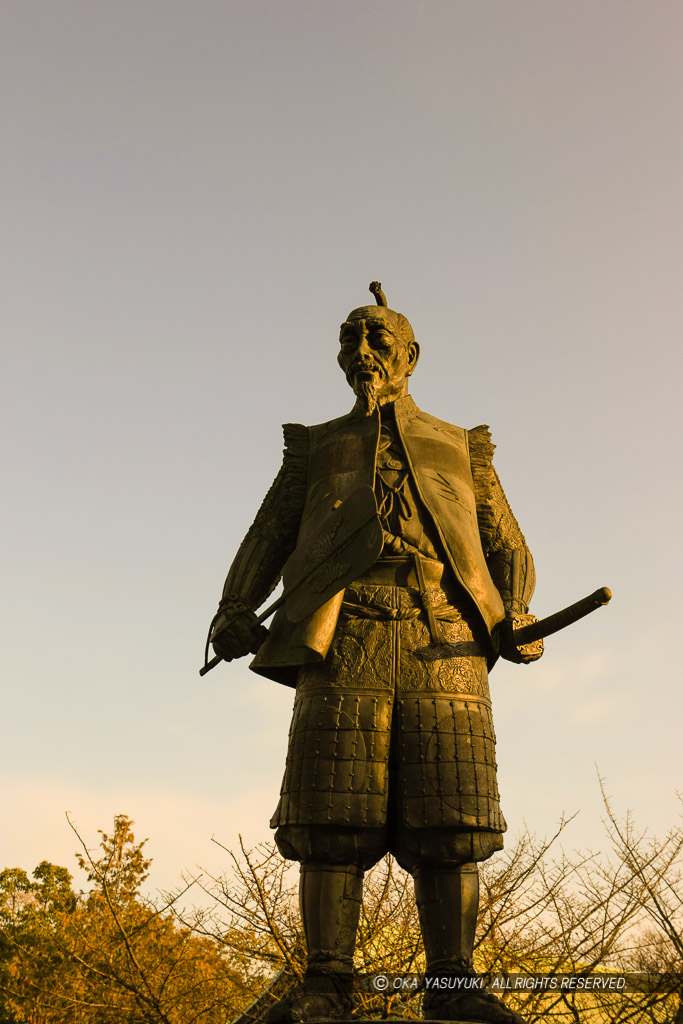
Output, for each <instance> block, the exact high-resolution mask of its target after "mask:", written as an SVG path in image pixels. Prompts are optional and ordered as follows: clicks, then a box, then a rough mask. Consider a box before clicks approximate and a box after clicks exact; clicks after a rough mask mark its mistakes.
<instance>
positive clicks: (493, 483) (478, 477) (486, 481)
mask: <svg viewBox="0 0 683 1024" xmlns="http://www.w3.org/2000/svg"><path fill="white" fill-rule="evenodd" d="M468 435H469V448H470V462H471V465H472V477H473V479H474V493H475V497H476V501H477V519H478V522H479V534H480V536H481V542H482V547H483V549H484V556H485V558H486V562H487V565H488V568H489V572H490V573H491V578H492V579H493V582H494V583H495V585H496V587H497V589H498V591H499V593H500V596H501V597H502V599H503V604H504V606H505V611H506V613H507V614H508V615H510V614H515V613H526V612H527V611H528V610H529V604H530V602H531V597H532V595H533V592H534V587H535V586H536V573H535V570H534V561H533V558H532V557H531V552H530V551H529V548H528V547H527V543H526V541H525V539H524V534H523V533H522V531H521V530H520V528H519V523H518V522H517V520H516V519H515V516H514V515H513V512H512V509H511V508H510V505H509V503H508V500H507V498H506V497H505V492H504V490H503V488H502V486H501V483H500V480H499V479H498V474H497V473H496V470H495V468H494V466H493V461H492V460H493V452H494V449H495V445H494V444H493V442H492V441H491V434H490V433H489V428H488V427H487V426H480V427H474V428H473V429H472V430H470V431H468ZM514 551H517V552H519V555H518V556H517V558H518V559H519V581H518V590H517V594H513V592H512V591H513V572H512V561H513V552H514Z"/></svg>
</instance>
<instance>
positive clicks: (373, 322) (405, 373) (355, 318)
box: [337, 306, 420, 411]
mask: <svg viewBox="0 0 683 1024" xmlns="http://www.w3.org/2000/svg"><path fill="white" fill-rule="evenodd" d="M339 343H340V346H341V348H340V351H339V355H338V357H337V361H338V363H339V365H340V366H341V368H342V370H343V371H344V373H345V375H346V379H347V381H348V382H349V384H350V385H351V387H352V388H353V390H354V392H355V393H356V395H358V396H359V397H360V395H361V393H362V394H364V395H366V396H369V397H370V399H371V405H372V407H373V408H374V406H375V405H384V404H385V403H386V402H393V401H394V400H395V399H396V398H400V397H401V396H402V395H407V394H408V377H409V376H410V375H411V373H412V372H413V370H414V369H415V365H416V363H417V358H418V355H419V352H420V349H419V346H418V344H417V342H416V341H414V340H412V341H411V342H410V343H408V344H406V342H405V341H404V339H403V337H402V336H401V333H400V329H399V325H398V317H397V314H396V313H395V312H394V311H393V310H391V309H387V308H386V307H385V306H362V307H361V308H360V309H354V310H353V312H352V313H349V315H348V317H347V319H346V320H345V321H344V323H343V324H342V325H341V330H340V332H339ZM369 411H372V408H371V409H370V410H369Z"/></svg>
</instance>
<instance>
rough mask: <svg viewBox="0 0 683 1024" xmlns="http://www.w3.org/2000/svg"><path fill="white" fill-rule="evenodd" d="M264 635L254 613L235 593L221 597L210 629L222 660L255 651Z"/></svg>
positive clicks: (216, 649) (265, 633) (213, 644)
mask: <svg viewBox="0 0 683 1024" xmlns="http://www.w3.org/2000/svg"><path fill="white" fill-rule="evenodd" d="M267 636H268V630H267V629H266V627H265V626H262V625H260V623H259V622H258V620H257V618H256V615H255V614H254V613H253V612H252V611H251V609H250V608H247V606H246V605H245V604H244V602H243V601H241V600H240V599H239V598H237V597H233V596H232V595H229V596H227V597H224V598H223V600H222V601H221V603H220V605H219V611H218V615H217V616H216V619H215V621H214V624H213V628H212V630H211V637H210V639H211V644H212V646H213V649H214V651H215V652H216V654H217V655H218V656H219V657H221V658H223V660H224V661H233V660H234V659H235V658H242V657H243V656H244V655H245V654H256V652H257V651H258V649H259V647H260V646H261V644H262V643H263V642H264V640H265V639H266V637H267Z"/></svg>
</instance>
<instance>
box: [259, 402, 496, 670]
mask: <svg viewBox="0 0 683 1024" xmlns="http://www.w3.org/2000/svg"><path fill="white" fill-rule="evenodd" d="M395 415H396V432H397V434H398V437H399V439H400V441H401V444H402V446H403V450H404V451H405V455H406V460H407V463H408V469H409V471H410V474H411V477H412V481H413V482H414V485H415V489H416V491H417V494H418V497H419V499H420V502H421V505H422V506H423V510H424V514H426V515H428V516H429V517H430V518H431V521H432V523H433V526H434V528H435V529H436V532H437V534H438V537H439V540H440V542H441V545H442V547H443V550H444V553H445V555H446V558H447V560H448V562H449V564H450V566H451V568H452V570H453V573H454V574H455V577H456V579H457V580H458V581H459V582H460V584H461V585H462V586H463V587H464V589H465V590H466V591H467V593H468V594H469V595H470V597H471V598H472V600H473V601H474V604H475V606H476V608H477V610H478V612H479V614H480V616H481V618H482V620H483V622H484V624H485V625H486V628H487V630H488V632H489V633H490V632H491V631H492V630H493V628H494V626H495V625H496V624H497V623H498V622H500V621H501V620H502V619H503V618H504V614H505V613H504V608H503V602H502V600H501V597H500V594H499V593H498V591H497V589H496V587H495V585H494V583H493V580H492V579H491V576H490V574H489V571H488V568H487V566H486V561H485V558H484V552H483V550H482V546H481V538H480V535H479V529H478V524H477V508H476V501H475V496H474V483H473V480H472V470H471V467H470V459H469V449H468V444H467V431H465V430H463V429H462V428H461V427H456V426H453V425H452V424H449V423H446V422H444V421H442V420H438V419H436V418H435V417H433V416H429V415H428V414H426V413H423V412H421V411H420V410H419V409H418V408H417V406H416V405H415V403H414V402H413V400H412V398H410V397H408V396H406V397H405V398H402V399H398V401H396V403H395ZM308 435H309V462H308V475H307V489H306V499H305V503H304V510H303V514H302V519H301V526H300V529H299V536H298V539H297V548H299V547H304V548H305V547H307V546H308V545H309V544H310V543H311V542H312V540H313V538H314V537H315V534H316V531H317V530H318V529H319V527H320V524H321V523H322V522H324V521H325V519H326V518H327V517H328V516H329V515H330V514H331V512H332V510H333V508H334V505H335V503H336V502H337V501H340V500H341V501H343V500H344V499H345V498H347V497H348V496H349V495H350V494H352V493H353V491H355V490H356V489H357V488H358V487H360V486H362V485H364V484H367V485H369V486H371V487H372V486H373V484H374V480H375V469H376V462H377V451H378V444H379V437H380V416H379V412H378V411H376V412H375V413H374V414H373V415H371V416H360V415H358V414H354V413H351V414H350V415H348V416H343V417H341V418H340V419H337V420H331V421H329V422H327V423H323V424H320V425H318V426H313V427H308ZM342 598H343V593H340V594H338V595H336V597H334V598H332V599H331V600H330V601H328V602H327V604H325V605H323V606H322V608H320V609H318V610H317V611H316V612H314V613H313V615H311V616H310V617H309V618H308V619H306V620H304V621H303V622H301V623H296V624H295V625H293V624H291V623H289V621H288V620H287V618H286V614H285V613H284V610H281V611H280V612H278V614H277V615H276V617H275V619H274V620H273V624H272V630H271V636H270V638H269V640H268V641H267V642H266V643H265V644H264V645H263V647H262V648H261V650H260V651H259V653H258V655H257V656H256V658H255V659H254V661H253V662H252V664H251V667H252V669H253V670H254V671H256V672H259V673H260V674H263V675H266V676H268V677H270V678H273V679H277V680H278V681H279V682H286V683H288V684H289V685H295V682H296V678H295V673H289V672H287V671H286V670H287V669H288V668H289V667H294V666H299V665H303V664H306V663H311V662H315V661H319V660H321V659H322V658H324V657H325V655H326V654H327V651H328V650H329V647H330V644H331V642H332V637H333V635H334V630H335V627H336V622H337V618H338V615H339V610H340V608H341V603H342ZM282 669H284V670H285V672H284V673H283V672H282V671H281V670H282Z"/></svg>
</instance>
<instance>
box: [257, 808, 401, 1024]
mask: <svg viewBox="0 0 683 1024" xmlns="http://www.w3.org/2000/svg"><path fill="white" fill-rule="evenodd" d="M275 839H276V842H277V844H278V847H279V849H280V852H281V853H282V854H283V856H285V857H287V858H288V859H290V860H298V861H299V862H300V864H301V869H300V870H301V874H300V881H299V901H300V905H301V919H302V922H303V926H304V935H305V937H306V946H307V950H308V957H307V961H306V970H305V973H304V978H303V981H302V983H301V984H300V985H298V986H297V987H296V988H295V989H294V990H293V991H292V992H291V993H290V994H289V995H288V996H286V997H285V998H284V999H281V1000H280V1001H279V1002H278V1003H276V1004H275V1006H273V1007H272V1009H271V1010H270V1012H269V1013H268V1016H267V1017H266V1022H267V1024H304V1022H306V1021H309V1020H320V1019H326V1020H339V1019H342V1018H348V1017H350V1016H351V1015H352V1011H353V1000H352V988H353V952H354V949H355V945H356V931H357V929H358V919H359V917H360V909H361V900H362V894H363V875H364V872H365V870H366V869H367V868H369V867H371V866H372V864H374V863H376V862H377V861H378V860H379V859H380V858H381V857H382V856H383V855H384V853H385V851H386V833H385V831H384V830H383V829H379V828H374V829H370V828H366V829H351V828H335V827H333V826H281V827H280V828H279V829H278V830H277V832H276V833H275Z"/></svg>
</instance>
